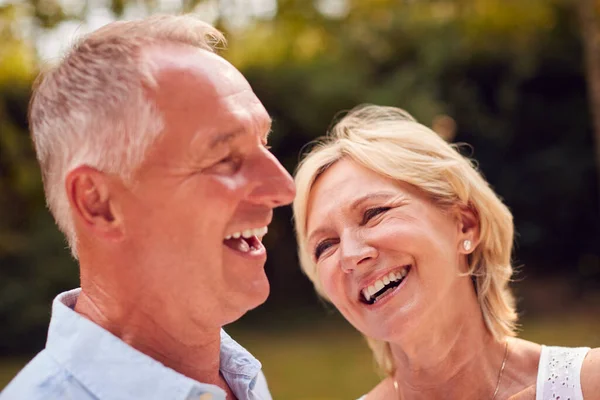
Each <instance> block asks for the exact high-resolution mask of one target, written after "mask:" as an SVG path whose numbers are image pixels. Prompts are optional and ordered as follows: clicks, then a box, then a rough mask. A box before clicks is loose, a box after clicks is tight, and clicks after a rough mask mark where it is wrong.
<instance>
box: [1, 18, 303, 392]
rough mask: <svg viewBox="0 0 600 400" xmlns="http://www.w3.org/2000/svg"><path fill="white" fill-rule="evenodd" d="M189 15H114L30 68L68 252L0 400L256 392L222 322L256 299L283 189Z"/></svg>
mask: <svg viewBox="0 0 600 400" xmlns="http://www.w3.org/2000/svg"><path fill="white" fill-rule="evenodd" d="M222 41H223V37H222V35H221V34H220V33H219V32H218V31H217V30H215V29H214V28H213V27H211V26H209V25H207V24H205V23H203V22H201V21H199V20H197V19H195V18H194V17H192V16H160V17H151V18H147V19H145V20H141V21H130V22H117V23H113V24H110V25H107V26H106V27H104V28H102V29H100V30H98V31H96V32H94V33H92V34H91V35H89V36H88V37H87V38H85V39H84V40H82V41H81V42H80V43H79V44H77V45H76V46H75V47H74V49H73V50H72V51H71V52H70V53H69V54H68V55H67V56H66V58H65V59H64V60H63V61H62V62H61V63H60V65H58V66H57V67H56V68H54V69H52V70H50V71H49V72H47V73H46V74H45V75H44V76H43V78H41V79H40V81H39V83H38V86H37V88H36V90H35V92H34V94H33V98H32V101H31V109H30V124H31V132H32V136H33V140H34V143H35V147H36V152H37V155H38V159H39V161H40V165H41V168H42V172H43V178H44V187H45V192H46V196H47V200H48V205H49V207H50V210H51V211H52V213H53V215H54V217H55V219H56V221H57V223H58V225H59V227H60V228H61V230H62V231H63V232H64V233H65V235H66V237H67V239H68V241H69V244H70V246H71V248H72V251H73V253H74V255H75V256H76V257H77V258H78V260H79V265H80V271H81V289H76V290H73V291H70V292H66V293H63V294H61V295H59V296H58V297H57V298H56V299H55V301H54V303H53V307H52V320H51V322H50V328H49V332H48V341H47V346H46V348H45V349H44V350H43V351H42V352H41V353H40V354H38V355H37V356H36V357H35V358H34V359H33V360H32V361H31V362H30V363H29V364H28V365H27V366H26V367H25V369H24V370H23V371H21V372H20V373H19V375H18V376H17V377H16V378H15V379H14V380H13V381H12V382H11V383H10V384H9V386H8V387H7V388H6V389H5V391H4V392H3V393H2V395H0V398H1V399H2V400H5V399H6V400H8V399H27V400H32V399H45V400H47V399H100V400H104V399H138V398H139V399H160V400H164V399H176V400H184V399H209V398H212V399H224V398H227V399H234V398H237V399H270V398H271V396H270V394H269V391H268V388H267V385H266V382H265V380H264V377H263V375H262V373H261V371H260V369H261V365H260V363H259V362H258V361H257V360H256V359H255V358H254V357H252V355H250V354H249V353H248V352H247V351H246V350H244V349H243V348H242V347H241V346H240V345H239V344H237V343H236V342H234V341H233V340H232V339H231V338H230V337H229V336H227V334H226V333H224V332H223V331H222V329H221V328H222V326H223V325H225V324H228V323H230V322H233V321H235V320H237V319H238V318H239V317H240V316H242V315H243V314H244V313H245V312H246V311H247V310H250V309H252V308H254V307H256V306H258V305H259V304H261V303H263V302H264V301H265V299H266V298H267V296H268V292H269V284H268V281H267V279H266V276H265V273H264V263H265V259H266V253H265V249H264V247H263V246H262V244H261V239H262V237H263V236H264V234H265V233H266V231H267V228H266V227H267V225H268V224H269V222H270V221H271V217H272V210H273V208H275V207H277V206H281V205H286V204H288V203H290V202H291V201H292V198H293V196H294V187H293V182H292V179H291V177H290V176H289V174H288V173H287V172H286V171H285V170H284V169H283V167H282V166H281V165H280V164H279V163H278V162H277V160H276V159H275V158H274V157H273V155H272V154H271V153H270V152H269V151H268V150H267V147H266V141H267V134H268V132H269V130H270V124H271V121H270V118H269V116H268V114H267V112H266V111H265V109H264V107H263V106H262V104H261V103H260V101H259V100H258V99H257V98H256V96H255V95H254V93H253V91H252V89H251V88H250V86H249V84H248V82H247V81H246V80H245V79H244V78H243V76H242V75H241V74H240V73H239V72H238V71H237V70H236V69H235V68H234V67H233V66H232V65H231V64H229V63H228V62H227V61H225V60H224V59H222V58H221V57H219V56H217V55H216V54H215V53H214V52H213V49H214V47H215V45H217V44H219V43H221V42H222Z"/></svg>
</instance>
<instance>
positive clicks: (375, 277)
mask: <svg viewBox="0 0 600 400" xmlns="http://www.w3.org/2000/svg"><path fill="white" fill-rule="evenodd" d="M307 215H308V219H307V238H308V242H307V243H308V251H309V252H311V255H312V256H313V260H315V262H316V265H317V267H316V268H317V276H318V278H317V279H319V282H320V284H321V287H322V288H323V291H324V292H325V294H326V295H327V296H328V298H329V299H330V300H331V302H332V303H333V304H334V305H335V306H336V307H337V308H338V309H339V310H340V312H341V313H342V314H343V315H344V316H345V317H346V319H347V320H348V321H350V323H352V324H353V325H354V326H355V327H356V328H357V329H358V330H359V331H361V332H362V333H363V334H365V335H367V336H369V337H372V338H374V339H379V340H392V339H393V338H397V337H398V335H400V336H403V335H405V334H407V333H412V334H416V335H418V334H419V332H421V333H423V329H429V328H433V327H435V324H436V321H438V320H444V319H448V317H449V316H451V315H453V314H455V313H456V312H457V311H456V309H457V308H459V307H461V304H460V303H461V301H467V300H466V299H467V298H469V296H464V295H461V293H465V292H467V293H468V292H470V294H471V297H470V298H471V299H472V292H473V287H472V283H471V280H470V279H469V278H468V277H466V276H460V272H464V271H466V257H465V253H466V252H465V251H464V249H463V247H462V245H463V241H464V240H465V239H470V240H473V238H472V237H471V236H470V235H472V234H473V233H474V230H475V229H476V228H473V227H474V226H476V225H477V223H476V219H475V218H474V215H473V214H472V213H470V212H468V211H457V212H450V211H443V210H442V209H440V208H439V207H437V206H436V205H435V204H434V203H433V202H432V201H431V200H429V199H428V198H427V197H426V196H425V195H424V194H423V193H421V192H420V191H419V190H417V189H416V188H414V187H413V186H411V185H408V184H405V183H399V182H395V181H393V180H391V179H388V178H385V177H382V176H380V175H378V174H376V173H375V172H372V171H370V170H368V169H365V168H363V167H361V166H359V165H358V164H356V163H354V162H352V161H350V160H347V159H342V160H340V161H338V162H337V163H335V164H334V165H333V166H332V167H330V168H329V169H328V170H327V171H326V172H325V173H324V174H323V175H321V176H320V177H319V178H318V179H317V181H316V183H315V184H314V185H313V187H312V190H311V193H310V197H309V205H308V214H307Z"/></svg>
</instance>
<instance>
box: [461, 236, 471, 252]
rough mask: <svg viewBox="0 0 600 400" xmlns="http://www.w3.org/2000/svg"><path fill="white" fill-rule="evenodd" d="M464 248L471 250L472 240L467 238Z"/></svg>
mask: <svg viewBox="0 0 600 400" xmlns="http://www.w3.org/2000/svg"><path fill="white" fill-rule="evenodd" d="M463 248H464V249H465V251H469V250H471V241H470V240H468V239H467V240H465V241H464V242H463Z"/></svg>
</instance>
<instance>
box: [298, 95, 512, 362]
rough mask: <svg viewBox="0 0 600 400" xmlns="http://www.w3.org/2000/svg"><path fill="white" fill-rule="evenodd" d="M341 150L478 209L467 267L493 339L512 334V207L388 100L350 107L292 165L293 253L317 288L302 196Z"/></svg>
mask: <svg viewBox="0 0 600 400" xmlns="http://www.w3.org/2000/svg"><path fill="white" fill-rule="evenodd" d="M342 158H346V159H350V160H352V161H354V162H356V163H357V164H359V165H361V166H363V167H365V168H367V169H369V170H371V171H374V172H376V173H378V174H380V175H382V176H385V177H388V178H390V179H393V180H396V181H401V182H406V183H408V184H410V185H413V186H415V187H416V188H418V189H420V190H421V191H422V192H423V193H425V194H426V195H427V196H429V198H430V199H431V200H432V201H434V202H435V203H436V204H437V205H438V206H439V207H442V208H444V209H447V208H448V207H451V206H454V205H463V206H467V207H470V208H471V209H472V210H473V211H475V212H476V214H477V215H478V217H479V228H480V243H479V244H478V245H477V247H476V248H475V249H474V251H473V253H472V254H471V255H470V256H469V271H468V274H469V275H471V276H472V277H473V282H474V285H475V290H476V292H477V298H478V301H479V305H480V307H481V311H482V314H483V318H484V321H485V324H486V327H487V329H488V330H489V331H490V332H491V334H492V335H493V336H494V337H495V339H497V340H502V339H503V338H505V337H506V336H514V335H515V328H516V326H515V325H516V321H517V313H516V309H515V300H514V297H513V294H512V292H511V290H510V288H509V287H508V283H509V281H510V278H511V275H512V273H513V268H512V265H511V252H512V246H513V234H514V226H513V219H512V214H511V213H510V211H509V210H508V208H507V207H506V206H505V205H504V204H503V203H502V201H501V200H500V199H499V198H498V196H497V195H496V193H494V191H493V190H492V189H491V188H490V186H489V185H488V183H487V182H486V181H485V179H484V178H483V177H482V176H481V174H480V173H479V172H478V171H477V168H476V166H475V164H474V162H473V161H472V160H470V159H468V158H466V157H464V156H462V155H461V154H460V153H459V151H458V149H457V146H456V145H450V144H448V143H446V142H445V141H444V140H443V139H442V138H440V137H439V136H438V135H437V134H436V133H435V132H433V131H432V130H431V129H429V128H427V127H426V126H424V125H421V124H419V123H418V122H416V121H415V120H414V118H413V117H412V116H411V115H410V114H408V113H407V112H405V111H403V110H401V109H398V108H394V107H382V106H374V105H364V106H359V107H357V108H355V109H353V110H352V111H350V112H349V113H348V114H347V115H346V116H345V117H344V118H342V119H341V120H340V121H339V122H338V123H337V124H336V125H335V126H334V127H333V128H332V129H331V131H330V132H329V134H328V135H327V136H325V137H323V138H321V139H319V140H317V141H316V142H315V143H314V147H313V148H312V150H310V151H309V152H308V154H307V155H306V156H305V157H304V159H303V160H302V162H301V163H300V165H299V166H298V169H297V171H296V176H295V181H296V187H297V196H296V199H295V201H294V205H293V207H294V219H295V224H296V236H297V239H298V253H299V257H300V265H301V267H302V270H303V271H304V273H305V274H306V275H307V276H308V278H309V279H310V280H311V281H312V282H313V284H314V286H315V289H316V291H317V293H319V294H320V295H321V296H323V297H324V298H327V296H326V295H325V293H323V290H322V287H321V285H320V282H319V279H318V273H317V270H316V265H315V263H314V261H313V258H312V256H311V254H310V251H309V249H307V247H306V239H307V237H306V221H307V211H308V210H307V208H308V199H309V196H310V191H311V188H312V186H313V184H314V183H315V181H316V180H317V178H318V177H319V176H320V175H321V174H322V173H323V172H324V171H326V170H327V169H328V168H329V167H331V166H332V165H333V164H335V163H336V162H337V161H339V160H340V159H342ZM367 341H368V343H369V346H370V347H371V349H372V350H373V353H374V355H375V360H376V362H377V364H378V366H379V367H380V368H381V370H382V371H383V372H385V373H387V374H391V373H393V371H394V369H395V367H394V364H393V359H392V356H391V350H390V346H389V344H388V343H387V342H382V341H378V340H373V339H371V338H368V337H367Z"/></svg>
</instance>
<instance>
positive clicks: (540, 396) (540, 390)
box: [535, 346, 590, 400]
mask: <svg viewBox="0 0 600 400" xmlns="http://www.w3.org/2000/svg"><path fill="white" fill-rule="evenodd" d="M589 350H590V348H589V347H575V348H573V347H549V346H542V354H541V356H540V363H539V366H538V376H537V385H536V390H535V400H583V394H582V393H581V379H580V375H581V366H582V364H583V359H584V358H585V356H586V354H587V352H588V351H589Z"/></svg>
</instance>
